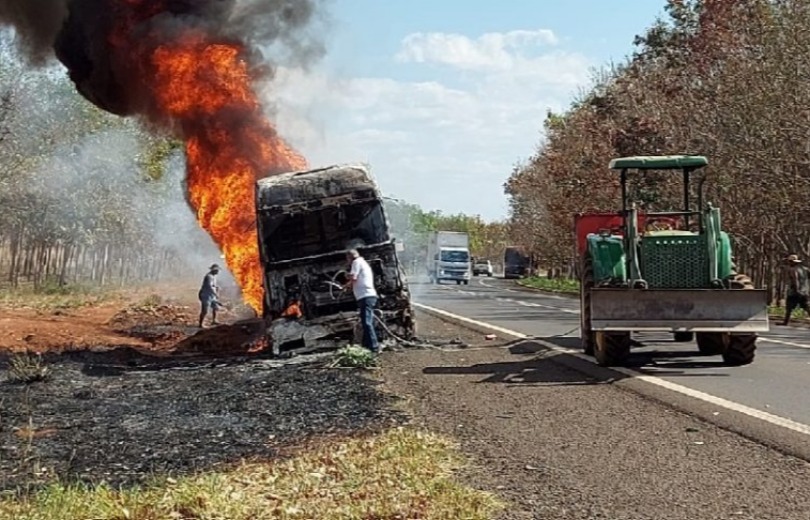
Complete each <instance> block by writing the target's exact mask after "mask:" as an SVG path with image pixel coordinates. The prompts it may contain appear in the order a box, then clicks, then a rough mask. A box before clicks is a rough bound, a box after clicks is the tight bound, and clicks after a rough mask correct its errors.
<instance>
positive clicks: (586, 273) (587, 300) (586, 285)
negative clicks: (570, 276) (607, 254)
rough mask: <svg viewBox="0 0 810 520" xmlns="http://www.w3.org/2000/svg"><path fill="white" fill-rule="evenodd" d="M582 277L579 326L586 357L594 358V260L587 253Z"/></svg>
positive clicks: (583, 263) (582, 268)
mask: <svg viewBox="0 0 810 520" xmlns="http://www.w3.org/2000/svg"><path fill="white" fill-rule="evenodd" d="M580 272H581V273H582V277H581V278H580V282H579V307H580V313H579V320H580V323H579V326H580V331H581V332H580V336H581V337H582V350H583V351H584V352H585V354H586V355H588V356H592V355H593V351H594V333H593V330H591V289H592V288H593V286H594V283H593V260H592V259H591V255H590V254H588V253H585V255H584V256H583V257H582V267H581V269H580Z"/></svg>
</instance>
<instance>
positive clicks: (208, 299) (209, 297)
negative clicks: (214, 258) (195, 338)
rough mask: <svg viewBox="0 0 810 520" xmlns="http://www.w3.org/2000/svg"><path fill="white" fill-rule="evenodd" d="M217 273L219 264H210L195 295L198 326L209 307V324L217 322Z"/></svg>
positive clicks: (201, 324)
mask: <svg viewBox="0 0 810 520" xmlns="http://www.w3.org/2000/svg"><path fill="white" fill-rule="evenodd" d="M218 274H219V266H218V265H217V264H214V265H212V266H211V267H210V268H209V270H208V274H206V275H205V277H204V278H203V281H202V287H200V292H199V293H197V297H199V299H200V328H202V326H203V320H205V315H206V314H208V309H209V308H210V309H211V325H216V324H217V309H219V301H218V300H217V296H219V287H218V286H217V275H218Z"/></svg>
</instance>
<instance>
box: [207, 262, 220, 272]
mask: <svg viewBox="0 0 810 520" xmlns="http://www.w3.org/2000/svg"><path fill="white" fill-rule="evenodd" d="M208 269H209V270H210V271H213V270H214V269H219V264H211V267H209V268H208Z"/></svg>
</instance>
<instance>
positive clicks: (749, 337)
mask: <svg viewBox="0 0 810 520" xmlns="http://www.w3.org/2000/svg"><path fill="white" fill-rule="evenodd" d="M728 339H729V341H728V345H727V346H726V349H725V352H723V362H724V363H725V364H726V365H730V366H735V367H738V366H742V365H749V364H751V363H752V362H753V361H754V356H755V355H756V350H757V335H756V334H730V335H729V337H728Z"/></svg>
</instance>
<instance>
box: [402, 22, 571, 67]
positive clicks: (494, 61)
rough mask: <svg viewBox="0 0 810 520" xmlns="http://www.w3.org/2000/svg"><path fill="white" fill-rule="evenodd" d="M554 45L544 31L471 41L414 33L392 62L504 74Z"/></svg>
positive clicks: (489, 35) (486, 36) (458, 36)
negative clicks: (498, 70)
mask: <svg viewBox="0 0 810 520" xmlns="http://www.w3.org/2000/svg"><path fill="white" fill-rule="evenodd" d="M557 43H558V40H557V37H556V36H555V35H554V33H553V32H552V31H549V30H547V29H539V30H536V31H509V32H505V33H487V34H483V35H481V36H479V37H478V38H476V39H475V40H473V39H470V38H468V37H467V36H464V35H461V34H447V33H414V34H409V35H408V36H406V37H405V38H404V39H403V40H402V49H401V50H400V52H399V53H398V54H397V55H396V59H397V60H398V61H400V62H406V63H407V62H413V63H438V64H442V65H449V66H452V67H458V68H461V69H470V70H482V69H501V70H504V69H509V68H511V67H513V66H514V64H515V62H518V61H521V60H525V59H527V57H530V56H532V54H533V51H534V52H537V51H539V50H541V49H543V48H544V47H547V46H549V45H556V44H557Z"/></svg>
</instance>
